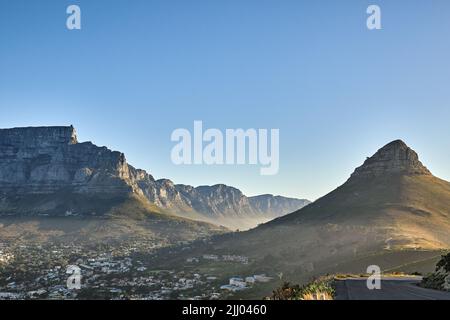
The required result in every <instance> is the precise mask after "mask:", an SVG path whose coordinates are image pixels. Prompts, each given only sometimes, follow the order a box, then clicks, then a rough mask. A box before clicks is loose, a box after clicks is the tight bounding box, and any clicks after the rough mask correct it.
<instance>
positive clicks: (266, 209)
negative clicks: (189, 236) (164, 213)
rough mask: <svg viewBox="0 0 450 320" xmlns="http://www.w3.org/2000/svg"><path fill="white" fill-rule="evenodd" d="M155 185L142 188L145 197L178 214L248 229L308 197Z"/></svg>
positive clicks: (223, 187) (160, 182) (290, 209)
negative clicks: (287, 196)
mask: <svg viewBox="0 0 450 320" xmlns="http://www.w3.org/2000/svg"><path fill="white" fill-rule="evenodd" d="M156 183H157V185H158V188H156V190H157V192H156V196H155V195H154V194H150V192H148V191H147V190H150V191H151V192H154V190H155V188H153V187H151V188H150V189H146V188H144V190H145V193H146V195H147V196H148V198H149V199H150V200H151V201H153V202H154V203H156V204H157V205H158V206H160V207H161V208H165V209H168V210H171V211H172V212H175V213H176V214H177V215H179V216H182V217H188V218H192V219H196V220H201V221H207V222H211V223H215V224H219V225H223V226H226V227H227V228H230V229H233V230H235V229H240V230H245V229H250V228H252V227H255V226H257V225H258V224H260V223H264V222H267V221H269V220H272V219H274V218H277V217H280V216H282V215H284V214H287V213H290V212H293V211H295V210H297V209H299V208H302V207H304V206H305V205H307V204H309V203H310V202H309V201H308V200H304V199H293V198H286V197H281V196H273V195H262V196H256V197H247V196H245V195H244V194H243V193H242V192H241V191H240V190H238V189H236V188H233V187H229V186H226V185H223V184H219V185H214V186H199V187H196V188H195V187H192V186H188V185H175V184H173V182H171V181H170V180H158V181H157V182H156Z"/></svg>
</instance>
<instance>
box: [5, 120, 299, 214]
mask: <svg viewBox="0 0 450 320" xmlns="http://www.w3.org/2000/svg"><path fill="white" fill-rule="evenodd" d="M61 193H64V194H65V196H66V197H68V198H64V199H63V200H62V199H60V198H61V196H60V194H61ZM127 194H136V195H138V196H142V197H145V198H146V199H148V200H149V201H150V202H151V203H153V204H155V205H156V206H158V207H159V208H162V209H167V210H169V211H171V212H174V213H177V214H178V213H182V214H183V215H185V216H186V214H187V213H189V212H195V213H196V214H197V215H196V216H195V217H196V218H205V219H206V220H208V221H211V219H212V220H214V218H215V217H235V218H239V217H247V216H256V217H258V216H261V217H262V216H264V217H265V219H266V218H267V217H277V216H280V215H282V214H286V213H289V212H291V211H295V210H297V209H299V208H301V207H302V206H303V205H305V203H306V202H305V200H299V201H295V200H296V199H287V198H283V197H273V196H262V197H258V198H254V199H252V198H248V197H246V196H245V195H243V194H242V192H241V191H240V190H238V189H235V188H232V187H228V186H225V185H216V186H211V187H210V186H202V187H197V188H194V187H192V186H188V185H176V184H174V183H173V182H172V181H170V180H167V179H161V180H155V179H154V178H153V176H151V175H150V174H148V173H147V172H146V171H144V170H140V169H136V168H134V167H132V166H131V165H129V164H128V163H127V162H126V159H125V156H124V154H123V153H120V152H117V151H111V150H109V149H107V148H106V147H98V146H96V145H94V144H92V143H91V142H84V143H79V142H78V140H77V136H76V132H75V129H74V128H73V127H72V126H70V127H37V128H14V129H2V130H0V197H1V198H0V200H1V205H0V214H1V213H2V212H3V213H5V212H8V213H14V210H15V208H16V207H17V205H18V204H19V203H20V201H22V200H21V199H20V197H22V196H28V197H29V196H36V195H46V199H49V200H48V201H50V202H52V203H53V204H51V205H49V204H48V203H45V204H42V203H40V204H39V206H36V205H34V207H33V210H36V211H37V212H40V211H44V212H47V211H51V210H49V208H52V210H60V211H61V210H62V211H63V212H65V211H67V210H68V211H72V210H76V208H75V209H74V208H73V207H74V206H75V207H76V205H74V204H72V205H71V206H70V207H69V206H68V205H67V206H65V205H64V203H70V202H71V200H72V196H73V195H85V196H88V197H89V199H90V200H89V201H92V202H95V201H96V200H95V199H94V198H93V197H95V196H96V195H101V197H102V198H103V199H106V200H105V201H107V200H108V199H113V198H120V197H124V196H126V195H127ZM35 198H36V197H35ZM11 199H16V202H15V203H14V205H12V204H11V203H12V201H11ZM55 199H60V201H59V202H60V204H59V205H55V204H54V202H55ZM56 202H58V201H56ZM84 202H86V201H84ZM296 206H297V207H296ZM24 210H25V209H24ZM78 210H79V208H78ZM86 210H88V211H90V210H91V206H89V205H88V206H87V207H86ZM96 211H98V208H96Z"/></svg>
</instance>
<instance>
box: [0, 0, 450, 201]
mask: <svg viewBox="0 0 450 320" xmlns="http://www.w3.org/2000/svg"><path fill="white" fill-rule="evenodd" d="M70 4H77V5H79V6H80V7H81V11H82V29H81V30H76V31H69V30H67V29H66V18H67V14H66V8H67V6H68V5H70ZM370 4H377V5H379V6H380V7H381V10H382V28H383V29H382V30H375V31H369V30H368V29H367V27H366V18H367V14H366V9H367V7H368V5H370ZM449 34H450V2H449V1H448V0H434V1H414V0H397V1H391V0H389V1H381V0H372V1H364V0H354V1H353V0H345V1H335V0H329V1H317V0H308V1H301V0H282V1H279V0H270V1H269V0H202V1H200V0H158V1H157V0H150V1H149V0H114V1H106V0H105V1H100V0H84V1H75V0H73V1H66V0H54V1H53V0H45V1H26V0H8V1H7V0H0V115H1V116H0V127H1V128H8V127H15V126H38V125H70V124H73V125H74V126H75V127H76V128H77V131H78V136H79V139H80V140H82V141H86V140H90V141H93V142H94V143H96V144H98V145H106V146H108V147H109V148H111V149H114V150H120V151H122V152H124V153H125V154H126V157H127V160H128V162H129V163H131V164H132V165H134V166H136V167H139V168H143V169H146V170H148V171H149V172H150V173H151V174H153V175H154V176H155V178H162V177H165V178H170V179H172V180H173V181H175V182H176V183H184V184H192V185H204V184H216V183H225V184H228V185H232V186H235V187H238V188H239V189H241V190H242V191H243V192H244V193H246V194H248V195H254V194H260V193H273V194H281V195H286V196H294V197H306V198H309V199H316V198H318V197H320V196H322V195H324V194H325V193H327V192H329V191H331V190H332V189H334V188H335V187H337V186H338V185H340V184H341V183H343V182H344V181H345V180H346V179H347V178H348V177H349V175H350V174H351V172H352V171H353V169H354V168H355V167H356V166H358V165H360V164H361V163H362V162H363V161H364V160H365V158H366V157H367V156H370V155H372V154H373V153H374V152H375V151H376V150H377V149H378V148H380V147H382V146H383V145H385V144H386V143H388V142H389V141H391V140H394V139H398V138H401V139H403V140H404V141H405V142H406V143H407V144H409V145H410V146H411V147H412V148H413V149H415V150H416V151H417V152H418V153H419V155H420V156H421V159H422V160H423V162H424V163H425V164H426V165H427V166H428V167H429V168H430V170H431V171H432V172H433V173H434V174H435V175H437V176H440V177H441V178H444V179H446V180H450V165H449V163H450V86H449V84H450V62H449V57H450V38H449ZM194 120H202V121H203V123H204V126H205V127H208V128H219V129H222V130H225V129H226V128H269V129H270V128H279V129H280V171H279V174H278V175H275V176H260V175H259V167H258V166H249V165H247V166H175V165H174V164H172V162H171V159H170V150H171V149H172V147H173V145H174V143H173V142H171V141H170V135H171V133H172V131H173V130H174V129H176V128H188V129H191V130H192V126H193V121H194Z"/></svg>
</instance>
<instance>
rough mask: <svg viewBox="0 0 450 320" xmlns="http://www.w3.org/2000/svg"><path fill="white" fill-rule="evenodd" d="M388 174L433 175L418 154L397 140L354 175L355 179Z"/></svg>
mask: <svg viewBox="0 0 450 320" xmlns="http://www.w3.org/2000/svg"><path fill="white" fill-rule="evenodd" d="M386 174H405V175H431V172H430V171H429V170H428V169H427V168H426V167H425V166H424V165H423V164H422V162H420V161H419V156H418V155H417V153H416V152H415V151H414V150H412V149H411V148H410V147H408V146H407V144H406V143H405V142H403V141H402V140H395V141H392V142H390V143H388V144H387V145H385V146H384V147H383V148H381V149H380V150H378V151H377V152H376V153H375V154H374V155H373V156H372V157H370V158H367V160H366V161H365V162H364V164H363V165H362V166H361V167H359V168H357V169H356V170H355V172H354V173H353V174H352V178H355V177H363V178H364V177H368V178H370V177H377V176H382V175H386Z"/></svg>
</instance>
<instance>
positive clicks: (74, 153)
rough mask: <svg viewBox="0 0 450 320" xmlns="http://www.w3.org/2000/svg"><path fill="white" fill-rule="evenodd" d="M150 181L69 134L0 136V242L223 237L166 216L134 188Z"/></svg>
mask: <svg viewBox="0 0 450 320" xmlns="http://www.w3.org/2000/svg"><path fill="white" fill-rule="evenodd" d="M141 181H150V182H151V181H154V179H153V178H152V177H151V176H150V175H148V174H146V173H145V172H144V171H142V170H137V169H135V168H133V167H132V166H130V165H128V164H127V162H126V160H125V157H124V155H123V154H122V153H120V152H114V151H110V150H108V149H107V148H106V147H97V146H95V145H94V144H92V143H90V142H85V143H79V142H78V141H77V137H76V132H75V129H74V128H73V127H38V128H14V129H2V130H0V241H1V240H5V239H6V240H7V239H11V238H13V239H28V240H30V239H32V241H34V240H37V239H41V240H43V241H47V240H49V239H51V240H53V241H65V240H67V241H74V240H81V241H88V242H89V241H90V242H93V241H106V240H110V241H115V240H118V239H122V240H125V239H127V240H130V239H139V241H145V240H148V241H157V242H158V243H159V244H163V243H166V244H168V243H173V242H174V241H175V242H176V241H186V240H194V239H196V238H198V237H203V236H209V235H211V234H215V233H217V232H224V231H225V230H224V229H223V228H218V227H217V226H214V225H212V224H208V223H204V222H197V221H192V220H189V219H183V218H179V217H175V216H172V215H168V214H167V213H166V212H164V211H163V210H161V209H160V208H158V207H157V206H156V205H155V204H152V203H151V202H150V201H149V200H148V199H147V198H146V197H145V195H144V194H143V192H142V190H141V189H140V188H139V183H140V182H141Z"/></svg>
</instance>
